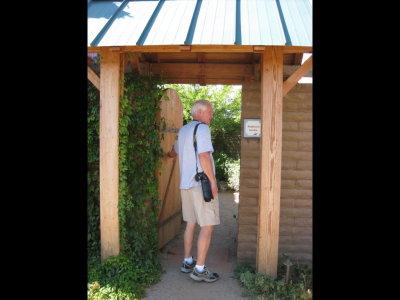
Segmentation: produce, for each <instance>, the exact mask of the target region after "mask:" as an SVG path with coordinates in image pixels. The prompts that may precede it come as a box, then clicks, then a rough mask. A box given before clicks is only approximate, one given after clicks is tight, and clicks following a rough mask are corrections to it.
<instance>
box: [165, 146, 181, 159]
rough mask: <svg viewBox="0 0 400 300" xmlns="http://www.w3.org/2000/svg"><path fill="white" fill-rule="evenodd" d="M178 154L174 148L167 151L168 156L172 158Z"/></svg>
mask: <svg viewBox="0 0 400 300" xmlns="http://www.w3.org/2000/svg"><path fill="white" fill-rule="evenodd" d="M177 155H178V154H176V152H175V149H174V148H172V149H171V151H169V152H167V153H166V156H168V157H170V158H174V157H176V156H177Z"/></svg>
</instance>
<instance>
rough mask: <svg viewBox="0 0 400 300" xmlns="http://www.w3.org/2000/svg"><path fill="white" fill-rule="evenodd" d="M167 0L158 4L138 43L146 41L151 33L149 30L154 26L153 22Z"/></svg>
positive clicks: (161, 0) (162, 0) (140, 44)
mask: <svg viewBox="0 0 400 300" xmlns="http://www.w3.org/2000/svg"><path fill="white" fill-rule="evenodd" d="M164 2H165V0H160V1H159V2H158V4H157V6H156V8H155V9H154V11H153V14H152V15H151V17H150V19H149V21H148V22H147V24H146V27H145V28H144V29H143V32H142V34H141V35H140V37H139V39H138V40H137V42H136V45H138V46H142V45H143V44H144V42H145V41H146V38H147V36H148V35H149V32H150V30H151V28H152V27H153V24H154V22H155V20H156V18H157V16H158V13H159V12H160V10H161V8H162V6H163V4H164Z"/></svg>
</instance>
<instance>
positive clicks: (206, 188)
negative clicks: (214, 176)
mask: <svg viewBox="0 0 400 300" xmlns="http://www.w3.org/2000/svg"><path fill="white" fill-rule="evenodd" d="M194 179H195V180H196V181H201V188H202V190H203V197H204V201H206V202H210V201H211V199H214V198H213V195H212V191H211V184H210V180H209V179H208V177H207V174H206V173H204V172H200V173H196V175H195V176H194Z"/></svg>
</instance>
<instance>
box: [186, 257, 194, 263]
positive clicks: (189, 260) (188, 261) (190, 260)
mask: <svg viewBox="0 0 400 300" xmlns="http://www.w3.org/2000/svg"><path fill="white" fill-rule="evenodd" d="M192 262H193V256H190V257H187V258H185V263H188V264H189V265H190V264H191V263H192Z"/></svg>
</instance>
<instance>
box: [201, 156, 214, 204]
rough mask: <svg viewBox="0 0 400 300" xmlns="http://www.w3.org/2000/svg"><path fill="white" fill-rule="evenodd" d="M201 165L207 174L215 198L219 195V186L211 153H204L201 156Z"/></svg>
mask: <svg viewBox="0 0 400 300" xmlns="http://www.w3.org/2000/svg"><path fill="white" fill-rule="evenodd" d="M199 159H200V165H201V167H202V168H203V171H204V173H206V175H207V177H208V179H209V180H210V184H211V191H212V194H213V197H214V198H215V197H216V196H217V195H218V186H217V180H216V178H215V175H214V171H213V167H212V164H211V157H210V152H203V153H200V154H199Z"/></svg>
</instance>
